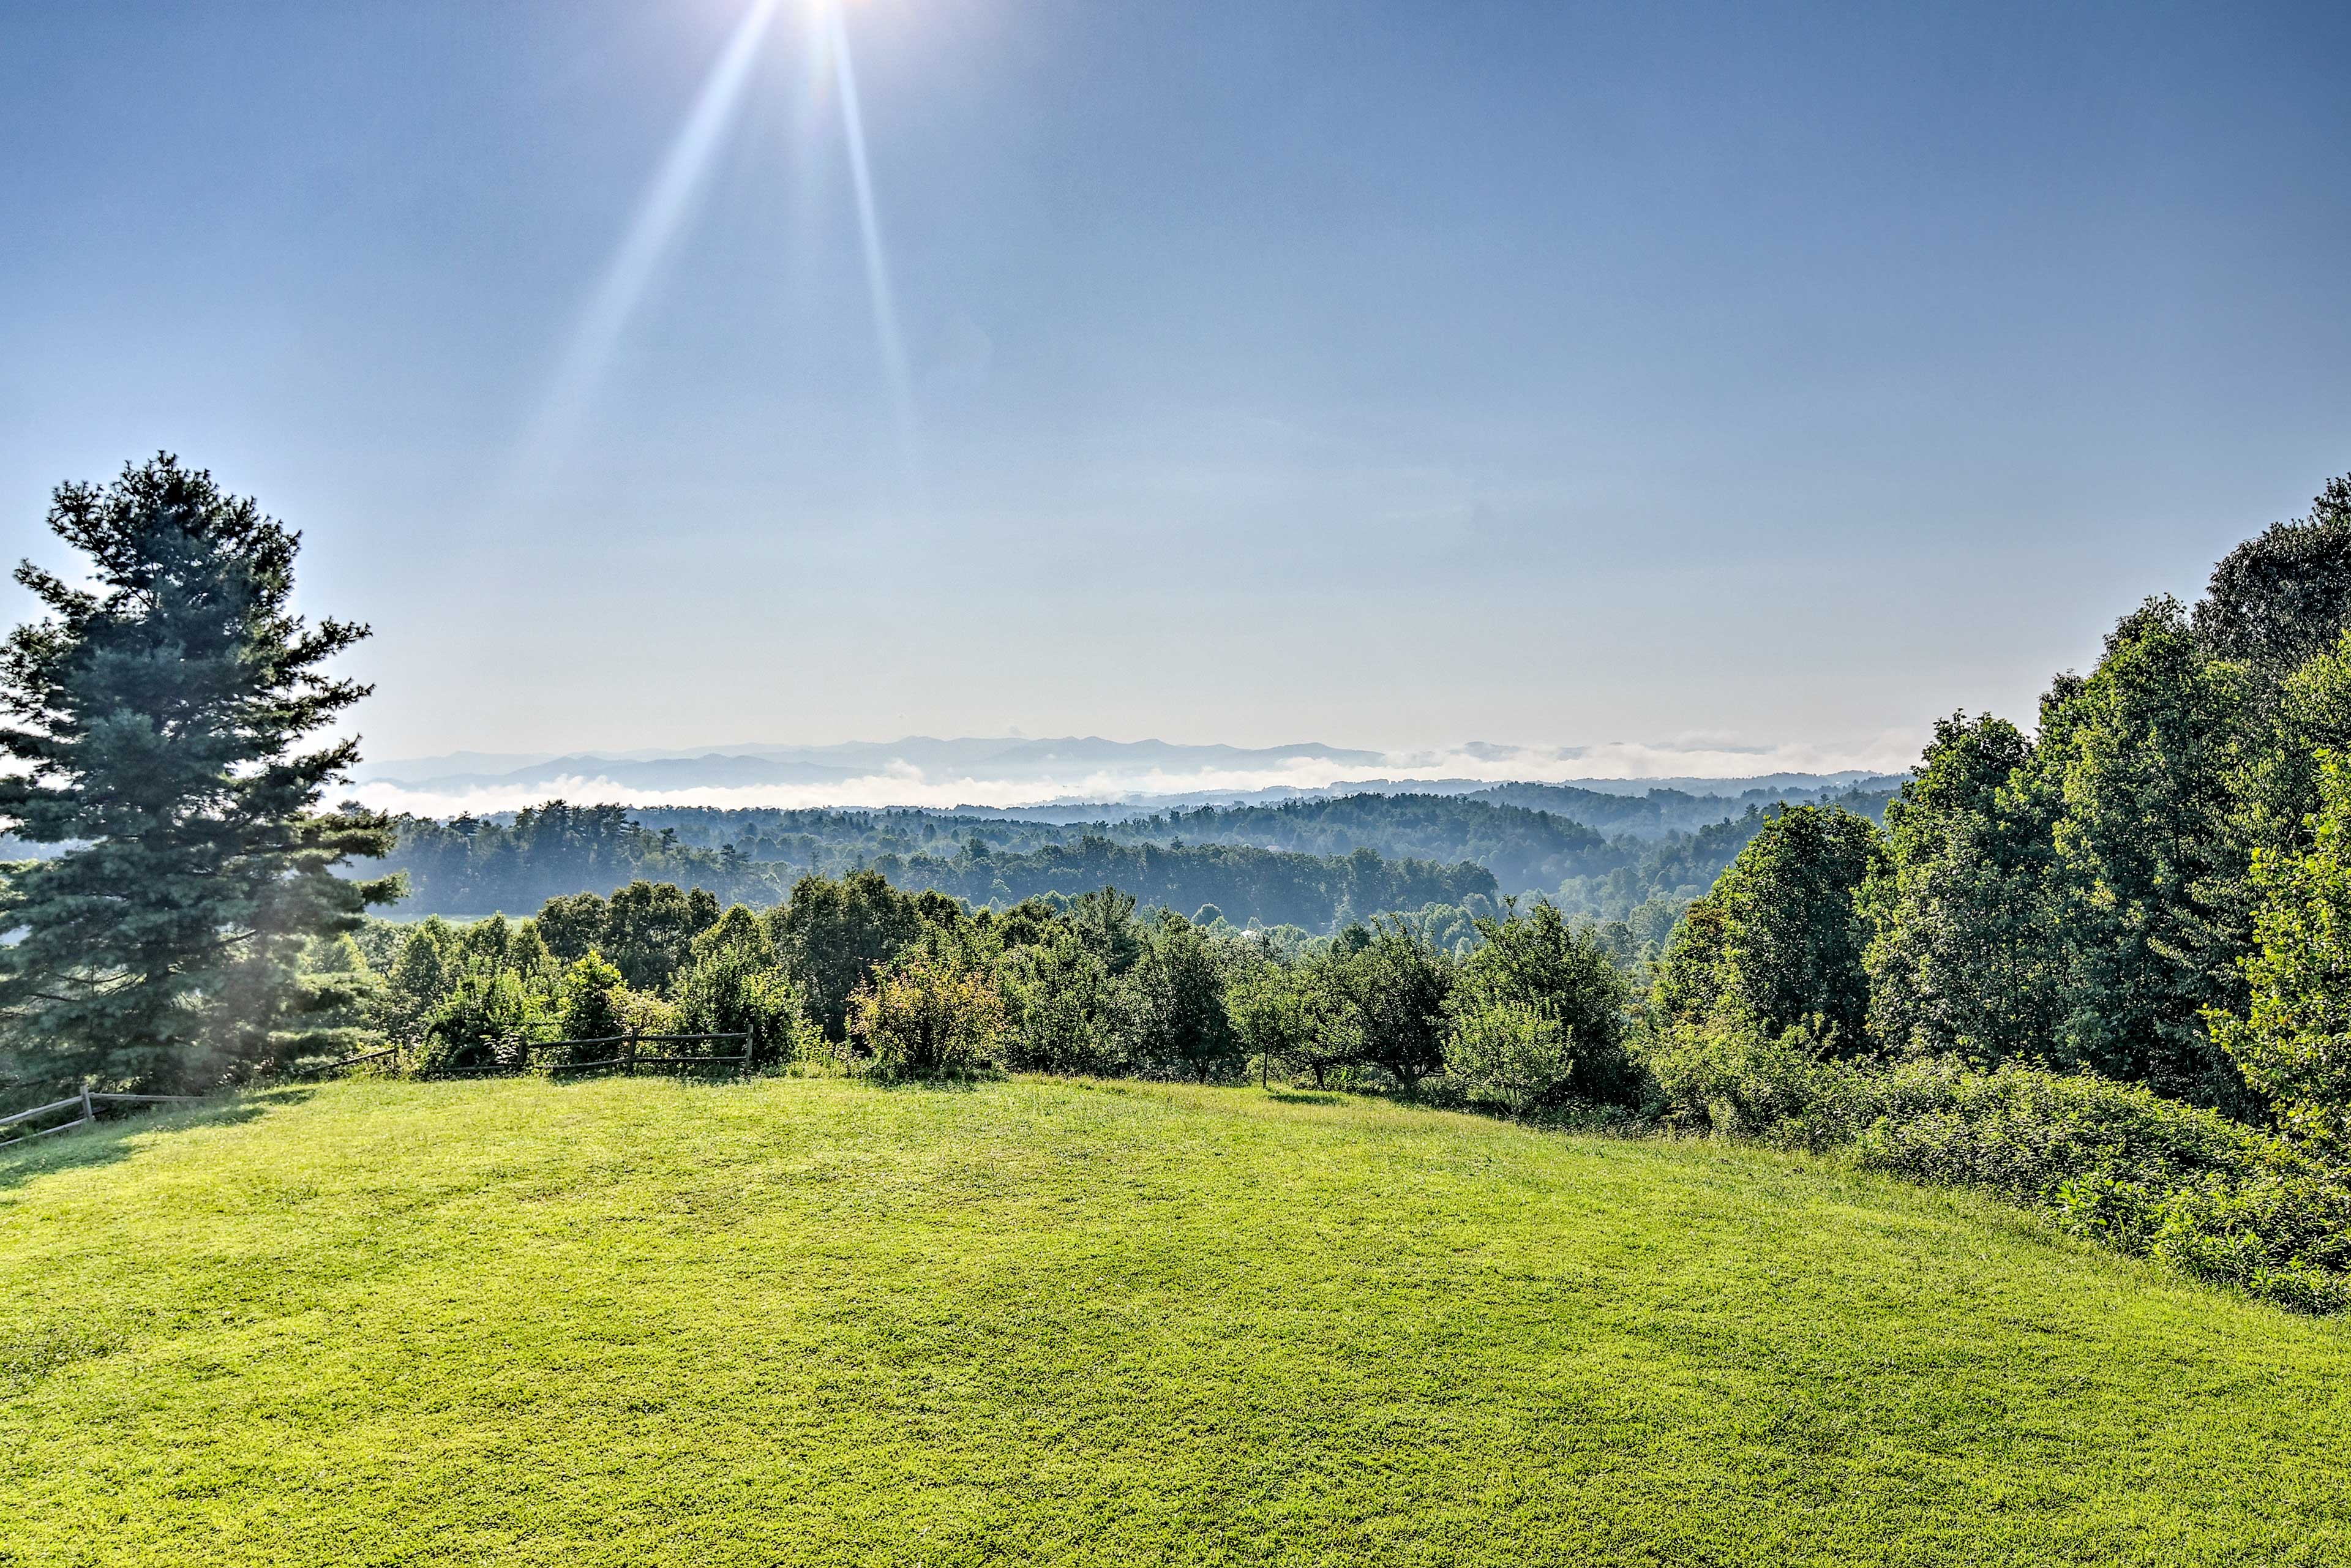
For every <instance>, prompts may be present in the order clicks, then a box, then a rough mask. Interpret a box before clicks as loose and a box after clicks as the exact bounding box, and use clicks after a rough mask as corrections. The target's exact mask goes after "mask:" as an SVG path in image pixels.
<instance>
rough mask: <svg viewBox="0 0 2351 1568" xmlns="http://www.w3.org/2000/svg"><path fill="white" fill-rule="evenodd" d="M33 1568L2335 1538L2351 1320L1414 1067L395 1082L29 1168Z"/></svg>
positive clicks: (2211, 1544)
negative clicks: (911, 1084)
mask: <svg viewBox="0 0 2351 1568" xmlns="http://www.w3.org/2000/svg"><path fill="white" fill-rule="evenodd" d="M0 1281H5V1287H4V1288H0V1563H238V1564H245V1563H304V1564H310V1563H476V1562H479V1563H680V1564H689V1565H694V1568H705V1565H716V1564H732V1563H761V1564H765V1563H1028V1562H1054V1563H1061V1562H1071V1563H1132V1562H1144V1563H1154V1562H1165V1563H1876V1562H1889V1563H1892V1562H1898V1563H1936V1564H1943V1563H2249V1562H2264V1563H2268V1562H2278V1563H2302V1562H2307V1563H2341V1562H2345V1561H2351V1397H2347V1396H2346V1382H2345V1374H2346V1370H2351V1329H2347V1328H2346V1325H2343V1324H2338V1323H2335V1322H2314V1321H2310V1320H2306V1319H2297V1318H2294V1317H2291V1316H2288V1315H2285V1314H2284V1313H2282V1312H2276V1311H2273V1310H2271V1309H2269V1308H2265V1307H2261V1306H2257V1305H2252V1304H2249V1303H2246V1302H2243V1301H2238V1300H2235V1299H2233V1298H2231V1297H2229V1296H2227V1295H2224V1294H2221V1293H2220V1292H2217V1291H2211V1290H2209V1289H2205V1288H2203V1287H2200V1286H2197V1285H2193V1284H2190V1283H2188V1282H2185V1281H2179V1280H2177V1279H2175V1278H2172V1277H2169V1276H2168V1275H2166V1274H2164V1273H2163V1272H2161V1271H2160V1270H2157V1269H2155V1268H2153V1267H2151V1266H2147V1265H2143V1264H2139V1263H2135V1262H2132V1261H2129V1260H2122V1259H2118V1258H2116V1257H2112V1256H2109V1255H2106V1254H2104V1253H2101V1252H2098V1251H2095V1250H2094V1249H2089V1248H2087V1247H2085V1246H2082V1245H2079V1244H2076V1243H2074V1242H2071V1241H2067V1240H2064V1239H2059V1238H2056V1237H2054V1236H2053V1235H2051V1234H2049V1233H2047V1232H2045V1231H2043V1229H2041V1228H2038V1227H2037V1226H2036V1225H2035V1223H2034V1222H2032V1221H2031V1220H2029V1219H2026V1218H2022V1217H2020V1216H2016V1215H2011V1214H2010V1213H2007V1212H2005V1211H2003V1210H2001V1209H1999V1208H1997V1207H1991V1206H1990V1205H1988V1204H1984V1203H1980V1202H1978V1201H1975V1200H1973V1199H1970V1198H1968V1197H1961V1196H1956V1195H1950V1194H1944V1193H1937V1192H1929V1191H1921V1190H1917V1189H1914V1188H1909V1187H1905V1186H1901V1185H1899V1184H1896V1183H1894V1182H1890V1181H1885V1180H1879V1179H1876V1178H1871V1177H1865V1176H1855V1175H1852V1174H1849V1173H1847V1172H1845V1171H1844V1170H1842V1169H1840V1168H1839V1167H1837V1166H1834V1165H1830V1164H1827V1163H1823V1162H1818V1161H1813V1160H1807V1159H1802V1158H1798V1157H1793V1156H1788V1155H1773V1154H1769V1153H1764V1152H1759V1151H1756V1150H1752V1149H1747V1148H1739V1147H1729V1146H1724V1145H1708V1144H1678V1145H1677V1144H1663V1143H1635V1142H1618V1141H1610V1140H1605V1139H1590V1138H1572V1137H1565V1136H1562V1135H1559V1134H1545V1133H1540V1132H1535V1131H1531V1130H1527V1129H1523V1128H1519V1127H1513V1126H1509V1125H1504V1124H1496V1123H1492V1122H1486V1121H1480V1120H1477V1119H1473V1118H1468V1117H1463V1116H1457V1115H1450V1114H1446V1113H1436V1112H1424V1111H1416V1110H1412V1109H1408V1108H1402V1107H1397V1106H1394V1105H1390V1104H1386V1103H1379V1102H1375V1101H1352V1100H1341V1099H1338V1098H1335V1097H1332V1098H1329V1099H1321V1098H1316V1097H1292V1098H1282V1097H1279V1096H1275V1097H1269V1096H1267V1095H1265V1094H1263V1093H1261V1092H1258V1091H1256V1090H1253V1089H1250V1090H1242V1089H1206V1090H1192V1089H1180V1088H1165V1087H1157V1086H1144V1085H1114V1086H1105V1087H1086V1086H1081V1085H1074V1084H1066V1083H1061V1082H1028V1081H1021V1082H1010V1083H999V1084H994V1085H989V1086H986V1087H982V1088H978V1089H975V1090H965V1091H941V1090H898V1091H889V1092H885V1091H881V1090H877V1089H873V1088H870V1087H867V1086H864V1085H861V1084H855V1083H849V1082H838V1081H793V1080H771V1081H766V1082H757V1083H750V1084H736V1085H705V1086H693V1085H683V1084H677V1083H673V1082H660V1081H643V1080H641V1081H634V1082H619V1081H606V1082H586V1083H578V1084H571V1085H565V1086H555V1085H549V1084H547V1083H542V1082H527V1081H507V1082H479V1083H427V1084H410V1083H395V1082H351V1083H343V1084H336V1085H331V1086H328V1087H325V1088H321V1089H319V1090H317V1091H315V1092H286V1093H282V1094H279V1095H276V1096H270V1097H265V1098H263V1099H260V1100H258V1101H256V1102H254V1103H250V1104H248V1105H246V1106H245V1107H242V1108H240V1109H238V1110H235V1111H227V1112H224V1111H219V1110H214V1111H206V1112H197V1113H183V1114H179V1115H175V1116H164V1117H157V1118H153V1119H151V1120H147V1121H142V1122H135V1123H124V1124H109V1125H107V1126H104V1127H101V1128H99V1129H98V1130H96V1131H94V1132H89V1133H79V1134H67V1135H64V1136H60V1137H57V1138H54V1139H48V1140H45V1142H44V1143H43V1144H42V1145H33V1146H32V1147H31V1148H29V1149H27V1150H25V1151H21V1152H16V1153H14V1154H11V1155H0Z"/></svg>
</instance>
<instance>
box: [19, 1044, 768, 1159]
mask: <svg viewBox="0 0 2351 1568" xmlns="http://www.w3.org/2000/svg"><path fill="white" fill-rule="evenodd" d="M716 1040H737V1041H740V1042H741V1044H742V1047H743V1049H742V1050H741V1051H737V1052H736V1053H735V1054H733V1055H731V1056H640V1055H638V1054H637V1047H639V1046H640V1045H698V1044H705V1043H709V1042H712V1041H716ZM583 1045H617V1046H619V1047H620V1048H621V1050H620V1052H619V1054H618V1055H614V1056H610V1057H602V1058H599V1059H598V1060H596V1061H550V1062H549V1063H547V1067H548V1069H549V1071H554V1072H586V1071H591V1070H593V1069H597V1068H610V1067H617V1068H619V1069H621V1070H622V1071H624V1072H633V1071H636V1070H637V1069H638V1068H640V1067H732V1068H739V1069H741V1070H742V1071H749V1070H750V1067H751V1061H752V1049H751V1036H750V1032H749V1031H748V1030H735V1031H733V1032H730V1033H724V1034H608V1035H598V1036H593V1037H591V1038H590V1039H586V1040H534V1041H531V1042H529V1043H528V1044H526V1045H524V1046H523V1048H522V1051H521V1053H520V1060H519V1061H517V1063H515V1064H514V1065H512V1066H508V1065H504V1064H501V1065H499V1066H496V1067H486V1068H454V1069H445V1070H444V1071H443V1073H442V1076H446V1077H451V1078H491V1077H497V1076H500V1075H502V1074H505V1073H507V1072H517V1071H529V1068H530V1059H531V1055H532V1053H533V1052H535V1051H560V1050H565V1049H568V1048H571V1047H577V1046H583ZM401 1050H402V1048H401V1047H400V1046H397V1045H388V1046H386V1047H384V1048H383V1049H382V1050H381V1051H361V1052H360V1054H359V1055H357V1056H347V1057H345V1058H343V1059H342V1060H341V1061H330V1062H328V1063H326V1064H325V1065H324V1066H321V1067H318V1068H314V1069H311V1071H317V1072H340V1071H342V1070H343V1069H344V1068H347V1067H357V1066H359V1065H360V1063H361V1062H365V1061H382V1060H383V1059H384V1058H386V1057H390V1058H392V1061H393V1063H394V1064H395V1065H397V1064H398V1062H399V1061H400V1053H401ZM203 1098H204V1096H203V1095H201V1094H112V1093H107V1092H102V1091H99V1090H96V1089H85V1090H83V1091H82V1092H80V1093H78V1094H75V1095H71V1096H69V1097H68V1098H66V1099H63V1100H52V1101H51V1102H49V1103H47V1104H46V1105H35V1106H33V1107H32V1108H31V1109H29V1110H25V1111H17V1112H13V1113H10V1114H8V1115H5V1116H0V1148H8V1147H12V1146H13V1145H17V1144H22V1143H26V1142H29V1141H30V1140H32V1139H34V1138H46V1137H47V1136H48V1135H49V1134H51V1133H69V1132H71V1131H72V1130H73V1129H74V1128H76V1127H87V1126H89V1124H92V1123H94V1122H96V1121H97V1120H98V1108H99V1105H100V1104H102V1103H103V1104H139V1105H165V1104H194V1103H197V1102H199V1101H201V1100H202V1099H203ZM60 1111H78V1112H80V1113H81V1114H80V1115H78V1116H76V1117H75V1118H74V1119H73V1120H72V1121H70V1122H60V1123H58V1124H57V1125H56V1126H54V1127H43V1128H41V1129H40V1130H39V1131H38V1132H31V1133H27V1132H21V1131H19V1132H17V1133H16V1134H15V1135H14V1136H13V1137H11V1136H8V1135H6V1130H7V1129H11V1128H16V1127H18V1126H20V1124H23V1123H26V1122H36V1121H38V1120H39V1119H40V1118H42V1117H44V1116H54V1115H56V1114H57V1113H58V1112H60Z"/></svg>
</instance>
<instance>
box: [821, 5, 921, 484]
mask: <svg viewBox="0 0 2351 1568" xmlns="http://www.w3.org/2000/svg"><path fill="white" fill-rule="evenodd" d="M821 10H822V16H823V19H824V29H825V41H826V43H827V44H828V45H829V46H830V49H829V52H830V53H831V56H832V70H833V84H834V88H835V90H836V91H837V92H838V93H839V94H840V97H841V138H842V140H843V141H845V142H846V143H847V145H848V149H849V177H850V183H851V184H852V186H853V187H854V188H855V191H856V195H857V229H858V235H859V238H860V239H861V240H862V242H863V245H864V251H865V287H866V292H867V294H868V295H869V296H871V298H872V306H873V337H874V340H875V343H876V345H877V346H878V347H879V349H880V350H881V354H882V373H883V376H884V377H885V378H886V379H887V380H888V382H889V383H890V403H891V413H892V414H893V417H894V418H895V420H896V423H897V432H898V448H899V456H900V459H901V461H903V462H904V464H905V465H906V474H907V479H908V482H909V483H910V484H912V483H914V482H915V469H914V382H913V378H912V377H911V376H910V375H909V374H908V373H907V369H906V349H905V342H904V339H903V338H902V337H901V335H900V334H899V331H898V308H897V305H896V302H895V300H894V299H893V298H892V295H891V289H890V267H889V262H888V259H887V257H886V256H885V255H884V253H883V248H882V217H881V213H880V211H879V209H878V208H877V207H876V205H875V203H874V200H873V174H872V167H871V165H870V164H869V163H868V162H867V160H866V155H865V115H864V111H863V110H862V109H860V108H859V106H858V101H857V67H856V63H855V62H854V61H853V60H852V58H851V57H850V53H849V29H848V28H847V27H846V26H843V25H842V23H841V7H840V6H839V5H821Z"/></svg>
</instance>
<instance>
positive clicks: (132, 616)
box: [0, 456, 398, 1087]
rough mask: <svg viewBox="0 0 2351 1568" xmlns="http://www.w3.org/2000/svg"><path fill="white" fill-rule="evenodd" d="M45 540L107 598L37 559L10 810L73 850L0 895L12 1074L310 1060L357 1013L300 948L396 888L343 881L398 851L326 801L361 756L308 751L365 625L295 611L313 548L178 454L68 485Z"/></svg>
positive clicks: (13, 692) (12, 670) (4, 733)
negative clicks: (303, 558)
mask: <svg viewBox="0 0 2351 1568" xmlns="http://www.w3.org/2000/svg"><path fill="white" fill-rule="evenodd" d="M48 525H49V528H51V530H52V531H53V532H55V533H56V534H57V537H58V538H61V539H63V540H64V541H65V542H66V543H67V544H68V545H70V546H72V547H73V548H74V549H76V550H78V551H79V552H80V553H81V554H82V555H84V556H85V557H87V558H88V560H89V567H88V571H89V584H90V585H89V587H87V588H79V587H75V586H73V585H72V584H70V583H68V581H67V580H65V579H64V578H61V577H59V576H57V575H56V574H54V573H52V572H49V571H47V570H42V569H41V568H39V567H37V566H35V565H33V564H32V563H31V562H29V561H27V562H26V563H25V564H23V565H22V566H20V567H18V569H17V570H16V580H17V581H18V582H19V583H22V584H23V585H24V586H25V587H26V588H27V589H29V590H31V591H32V592H33V594H34V595H35V596H36V597H37V598H38V599H39V600H40V601H41V603H42V604H43V605H44V606H45V607H46V608H47V612H48V613H47V616H45V617H44V618H43V619H40V620H38V621H35V622H29V623H27V624H26V625H23V626H20V627H18V628H17V629H16V631H15V632H13V633H12V634H11V635H10V636H9V637H8V639H7V641H6V643H5V646H0V714H5V716H7V718H8V719H9V720H10V721H11V722H9V723H7V724H6V725H5V727H0V751H5V754H6V755H7V756H8V757H9V758H12V759H13V760H14V761H15V762H16V765H17V766H16V771H15V772H12V773H11V774H9V775H8V776H6V777H5V778H0V819H5V821H7V823H8V824H9V827H10V830H11V831H14V832H16V834H17V835H18V836H20V837H22V838H24V839H26V840H29V841H33V842H36V843H45V844H63V845H66V846H68V848H67V850H66V852H64V853H63V854H60V855H58V856H57V858H55V859H52V860H47V861H41V862H32V863H28V864H26V865H21V866H17V867H16V868H13V869H12V870H11V872H10V873H9V874H8V878H7V882H6V885H5V890H0V925H5V926H7V927H11V928H15V929H17V930H19V931H21V932H22V933H23V935H22V937H21V939H20V940H19V941H17V942H16V943H15V944H13V945H11V946H7V947H5V948H0V1022H5V1030H6V1035H5V1039H6V1042H7V1046H8V1049H9V1051H10V1054H11V1055H12V1056H13V1057H14V1058H15V1059H16V1067H17V1071H19V1072H20V1073H22V1074H23V1075H25V1076H26V1077H29V1078H32V1079H34V1080H37V1081H41V1082H70V1081H72V1080H75V1079H79V1078H84V1077H97V1078H99V1079H102V1080H105V1081H108V1082H118V1083H128V1084H135V1085H140V1086H146V1087H158V1086H163V1085H174V1086H188V1085H194V1084H203V1083H208V1082H218V1081H219V1080H220V1079H221V1078H222V1076H223V1075H224V1074H225V1073H233V1072H235V1071H239V1070H241V1069H246V1068H248V1067H250V1066H252V1065H255V1064H256V1063H259V1062H262V1061H267V1060H269V1059H272V1058H274V1057H279V1056H283V1055H286V1054H289V1053H294V1052H298V1051H300V1050H301V1049H302V1046H303V1044H304V1042H305V1040H306V1039H308V1036H309V1035H310V1034H311V1033H313V1032H315V1031H312V1030H308V1028H307V1027H306V1019H318V1018H319V1017H320V1015H322V1014H329V1013H332V1012H334V1011H336V1010H337V1009H341V1008H344V1007H346V1006H348V1005H349V1004H350V1002H351V1001H352V1000H353V999H354V998H352V997H350V996H346V995H343V994H341V993H340V991H338V990H337V988H335V986H334V985H333V984H331V983H306V981H305V979H304V977H302V976H301V975H300V973H299V969H298V960H299V956H300V953H301V950H302V948H303V946H305V944H307V943H308V941H309V940H310V939H311V938H313V937H315V936H332V935H338V934H340V933H342V932H345V931H348V930H350V929H352V928H353V927H355V926H357V925H359V923H360V915H361V912H362V911H363V910H364V909H365V908H366V906H367V905H368V904H374V903H381V902H385V901H387V900H389V899H390V898H392V897H394V896H397V891H398V884H397V882H396V881H395V880H392V879H385V880H379V881H373V882H353V881H349V880H346V879H344V878H341V877H339V876H337V875H336V874H335V867H337V866H338V865H340V864H341V863H342V862H344V861H345V860H347V859H350V858H352V857H355V856H360V857H365V856H381V855H383V854H385V853H387V852H389V851H390V850H391V848H392V835H391V832H390V831H389V827H388V824H387V823H386V821H385V820H384V819H383V818H382V817H381V816H378V815H374V814H371V813H368V812H364V811H360V810H357V809H355V808H347V809H345V810H341V811H338V812H331V813H321V812H319V800H320V797H321V795H322V793H323V792H324V790H325V789H326V788H327V787H328V786H329V784H331V783H333V782H336V781H337V780H339V779H340V778H341V777H342V776H343V775H344V773H345V771H346V770H347V769H348V768H350V765H351V764H352V763H353V762H354V761H355V760H357V758H358V756H359V750H358V742H357V741H356V740H355V739H344V740H327V741H325V742H324V743H323V744H320V745H319V746H318V747H316V748H315V749H312V750H308V751H304V750H301V749H299V747H301V745H302V744H303V743H304V741H305V739H306V737H310V736H311V735H312V734H313V732H315V731H317V730H319V729H320V728H322V727H326V726H328V725H329V724H330V723H331V722H332V721H333V720H334V719H335V717H336V716H338V715H339V714H340V713H341V712H342V711H343V710H344V709H346V708H348V707H349V706H350V705H351V704H353V703H355V702H357V701H358V700H359V699H360V697H362V696H365V695H367V693H368V691H369V689H370V688H368V687H366V686H363V685H358V684H357V683H354V682H351V681H348V680H343V679H340V678H337V677H334V676H331V675H329V674H325V673H324V672H323V671H322V669H321V667H320V666H321V665H323V664H325V662H326V661H327V660H329V658H331V657H332V656H333V655H335V654H336V653H340V652H342V651H343V650H344V649H346V648H349V647H350V645H351V644H353V643H357V642H358V641H360V639H361V638H362V637H364V636H366V635H367V629H366V628H365V627H363V626H358V625H354V624H351V623H350V622H340V621H332V620H329V621H321V622H319V623H318V624H317V625H315V626H314V625H310V624H308V622H305V621H304V620H303V619H302V618H301V617H299V616H297V615H294V614H293V613H291V612H289V611H288V610H287V601H288V600H289V598H290V597H291V595H292V592H293V589H294V558H295V554H296V551H297V549H298V547H299V544H300V538H301V537H300V536H299V535H298V534H296V533H294V532H292V531H291V530H289V529H287V528H284V527H283V526H281V525H280V524H278V523H277V522H275V521H273V520H272V519H270V518H268V517H264V516H263V515H262V513H261V511H260V508H259V507H256V505H255V504H254V503H253V502H252V501H251V500H248V499H246V498H243V497H233V496H229V495H226V494H224V493H223V492H222V491H221V490H220V489H219V488H218V487H217V486H214V483H213V481H212V478H211V476H209V475H207V474H205V473H203V472H202V471H199V470H194V469H189V468H183V467H182V466H181V465H180V464H179V462H178V461H177V460H176V459H174V458H172V457H170V456H158V457H157V458H155V459H154V460H153V461H152V462H150V463H147V464H145V465H141V466H137V467H126V468H125V469H124V471H123V473H122V475H121V476H120V477H119V478H118V479H116V480H115V481H114V483H113V484H111V485H110V486H106V487H105V488H103V489H100V488H99V487H97V486H87V485H67V486H61V487H60V488H59V489H58V490H57V493H56V497H55V499H54V502H53V504H52V506H51V507H50V510H49V516H48Z"/></svg>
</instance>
